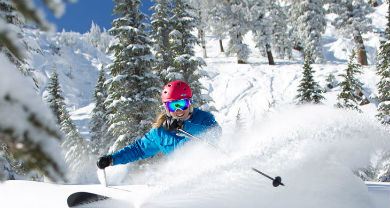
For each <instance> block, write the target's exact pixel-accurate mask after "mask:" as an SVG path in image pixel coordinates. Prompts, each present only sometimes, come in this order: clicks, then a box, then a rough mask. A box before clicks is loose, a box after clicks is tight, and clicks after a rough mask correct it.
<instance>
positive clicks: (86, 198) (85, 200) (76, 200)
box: [67, 192, 110, 207]
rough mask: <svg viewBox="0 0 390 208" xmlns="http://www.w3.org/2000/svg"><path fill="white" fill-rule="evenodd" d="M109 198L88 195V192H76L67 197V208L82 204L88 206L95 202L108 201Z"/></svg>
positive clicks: (93, 194) (92, 194)
mask: <svg viewBox="0 0 390 208" xmlns="http://www.w3.org/2000/svg"><path fill="white" fill-rule="evenodd" d="M109 198H110V197H107V196H103V195H99V194H95V193H89V192H76V193H73V194H71V195H69V197H68V199H67V204H68V207H76V206H79V205H83V204H89V203H93V202H97V201H102V200H106V199H109Z"/></svg>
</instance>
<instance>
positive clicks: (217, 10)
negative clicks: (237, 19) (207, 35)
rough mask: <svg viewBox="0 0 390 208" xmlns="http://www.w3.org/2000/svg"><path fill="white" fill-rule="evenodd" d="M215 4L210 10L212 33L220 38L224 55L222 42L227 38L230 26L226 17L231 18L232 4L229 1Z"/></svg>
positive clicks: (209, 22)
mask: <svg viewBox="0 0 390 208" xmlns="http://www.w3.org/2000/svg"><path fill="white" fill-rule="evenodd" d="M213 2H214V4H213V5H212V8H211V9H210V17H209V21H208V25H209V27H210V28H209V29H210V30H211V33H212V34H213V35H215V36H217V37H218V39H219V48H220V52H221V53H224V52H225V49H224V47H223V43H222V40H223V39H225V38H226V36H227V31H228V29H229V26H228V25H227V24H226V21H225V20H226V17H229V11H230V5H229V4H230V3H229V1H218V0H217V1H213Z"/></svg>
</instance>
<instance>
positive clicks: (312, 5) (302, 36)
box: [289, 0, 326, 63]
mask: <svg viewBox="0 0 390 208" xmlns="http://www.w3.org/2000/svg"><path fill="white" fill-rule="evenodd" d="M323 4H324V3H323V0H303V1H292V5H291V9H290V10H289V11H290V22H291V23H292V27H293V31H294V36H296V37H297V38H298V39H299V40H300V42H301V43H302V44H303V47H305V48H309V47H310V48H311V50H312V56H313V60H314V62H315V63H323V61H324V57H323V54H322V45H321V42H322V33H323V32H325V28H326V19H325V9H324V7H323V6H324V5H323Z"/></svg>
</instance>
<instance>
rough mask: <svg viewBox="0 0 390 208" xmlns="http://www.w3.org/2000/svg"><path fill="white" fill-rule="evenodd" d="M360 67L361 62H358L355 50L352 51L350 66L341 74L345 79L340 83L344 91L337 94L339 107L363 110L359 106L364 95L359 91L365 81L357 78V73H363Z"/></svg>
mask: <svg viewBox="0 0 390 208" xmlns="http://www.w3.org/2000/svg"><path fill="white" fill-rule="evenodd" d="M360 68H361V64H359V63H357V62H356V54H355V51H352V54H351V56H350V58H349V62H348V67H347V68H346V69H345V74H341V75H339V76H341V77H343V78H344V80H343V81H342V82H340V84H339V86H340V87H341V88H342V91H341V92H340V93H339V94H338V96H337V100H338V103H337V104H336V106H337V107H339V108H348V109H354V110H357V111H359V112H361V110H360V108H359V101H360V100H362V97H360V95H359V94H358V92H360V91H361V90H362V87H363V83H361V82H360V81H359V80H358V79H357V78H355V75H357V74H361V73H362V72H361V71H360Z"/></svg>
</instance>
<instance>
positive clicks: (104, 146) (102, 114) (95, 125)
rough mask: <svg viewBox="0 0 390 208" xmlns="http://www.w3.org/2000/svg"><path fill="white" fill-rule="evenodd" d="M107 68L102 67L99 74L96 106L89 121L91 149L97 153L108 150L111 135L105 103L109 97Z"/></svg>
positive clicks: (104, 152)
mask: <svg viewBox="0 0 390 208" xmlns="http://www.w3.org/2000/svg"><path fill="white" fill-rule="evenodd" d="M105 81H106V78H105V70H104V68H103V67H102V68H101V70H100V74H99V79H98V81H97V84H96V87H95V92H94V97H93V98H94V101H95V107H94V108H93V110H92V116H91V119H90V121H89V126H90V129H91V149H92V152H93V153H94V154H95V155H103V154H107V152H108V145H109V144H110V141H109V140H108V141H107V139H110V138H111V137H109V136H107V134H106V130H107V126H106V124H107V123H108V121H107V117H106V116H107V109H106V106H105V104H104V102H105V100H106V99H107V89H106V86H105V84H104V83H105Z"/></svg>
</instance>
